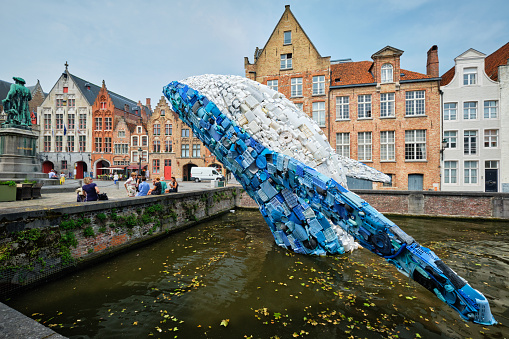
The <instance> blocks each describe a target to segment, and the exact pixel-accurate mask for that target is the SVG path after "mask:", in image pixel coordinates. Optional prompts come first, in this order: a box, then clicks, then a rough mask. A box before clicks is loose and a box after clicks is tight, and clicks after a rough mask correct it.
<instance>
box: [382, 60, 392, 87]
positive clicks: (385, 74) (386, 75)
mask: <svg viewBox="0 0 509 339" xmlns="http://www.w3.org/2000/svg"><path fill="white" fill-rule="evenodd" d="M388 82H393V79H392V65H391V64H383V65H382V84H384V83H388Z"/></svg>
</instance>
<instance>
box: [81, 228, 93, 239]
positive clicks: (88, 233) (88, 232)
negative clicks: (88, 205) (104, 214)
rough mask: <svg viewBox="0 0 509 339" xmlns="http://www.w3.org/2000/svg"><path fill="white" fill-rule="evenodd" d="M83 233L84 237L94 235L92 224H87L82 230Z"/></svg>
mask: <svg viewBox="0 0 509 339" xmlns="http://www.w3.org/2000/svg"><path fill="white" fill-rule="evenodd" d="M83 235H84V236H85V237H95V233H94V229H93V228H92V226H88V227H86V228H85V229H84V230H83Z"/></svg>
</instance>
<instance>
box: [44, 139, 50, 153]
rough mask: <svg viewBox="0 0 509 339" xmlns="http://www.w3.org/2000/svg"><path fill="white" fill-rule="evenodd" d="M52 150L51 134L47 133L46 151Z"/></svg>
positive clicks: (45, 140)
mask: <svg viewBox="0 0 509 339" xmlns="http://www.w3.org/2000/svg"><path fill="white" fill-rule="evenodd" d="M49 151H51V136H50V135H45V136H44V152H49Z"/></svg>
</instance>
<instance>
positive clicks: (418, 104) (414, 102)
mask: <svg viewBox="0 0 509 339" xmlns="http://www.w3.org/2000/svg"><path fill="white" fill-rule="evenodd" d="M423 115H426V91H424V90H419V91H406V92H405V116H407V117H414V116H423Z"/></svg>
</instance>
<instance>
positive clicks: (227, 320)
mask: <svg viewBox="0 0 509 339" xmlns="http://www.w3.org/2000/svg"><path fill="white" fill-rule="evenodd" d="M229 322H230V319H223V320H222V321H221V326H224V327H226V326H228V323H229Z"/></svg>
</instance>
